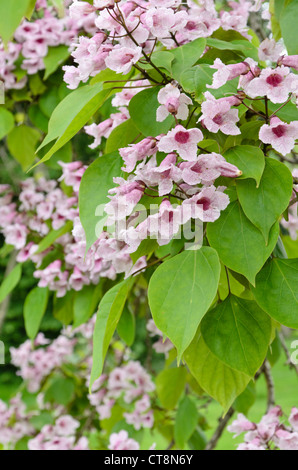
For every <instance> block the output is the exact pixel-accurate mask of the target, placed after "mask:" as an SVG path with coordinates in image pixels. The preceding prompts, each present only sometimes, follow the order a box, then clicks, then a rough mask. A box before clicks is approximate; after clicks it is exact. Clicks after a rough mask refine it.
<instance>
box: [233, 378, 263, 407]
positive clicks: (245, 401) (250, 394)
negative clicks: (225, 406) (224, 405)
mask: <svg viewBox="0 0 298 470" xmlns="http://www.w3.org/2000/svg"><path fill="white" fill-rule="evenodd" d="M256 398H257V392H256V387H255V384H254V383H253V382H249V384H248V385H247V387H246V389H245V390H244V392H242V393H241V395H239V397H238V398H236V400H235V402H234V404H233V408H234V409H235V410H236V411H237V412H238V413H242V414H244V415H247V413H248V412H249V410H250V408H251V407H252V406H253V405H254V404H255V401H256Z"/></svg>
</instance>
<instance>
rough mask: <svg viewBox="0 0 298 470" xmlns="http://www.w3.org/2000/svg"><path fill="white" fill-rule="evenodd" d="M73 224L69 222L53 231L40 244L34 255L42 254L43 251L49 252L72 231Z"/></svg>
mask: <svg viewBox="0 0 298 470" xmlns="http://www.w3.org/2000/svg"><path fill="white" fill-rule="evenodd" d="M72 225H73V222H72V221H71V220H69V221H68V222H66V224H65V225H63V226H62V227H61V228H59V229H57V230H51V232H49V233H48V234H47V235H46V236H45V237H44V238H43V239H42V241H41V242H40V243H39V245H38V248H37V250H36V251H35V253H34V254H36V255H37V254H39V253H42V252H43V251H45V250H47V249H48V248H49V247H50V246H52V245H53V243H54V242H55V241H56V240H57V239H58V238H60V237H62V235H65V234H66V233H68V232H70V231H71V229H72Z"/></svg>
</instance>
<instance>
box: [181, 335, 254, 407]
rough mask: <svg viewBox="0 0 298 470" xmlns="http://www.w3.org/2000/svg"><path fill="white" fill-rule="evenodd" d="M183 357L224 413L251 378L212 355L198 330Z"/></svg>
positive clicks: (200, 383)
mask: <svg viewBox="0 0 298 470" xmlns="http://www.w3.org/2000/svg"><path fill="white" fill-rule="evenodd" d="M184 359H185V362H186V364H187V366H188V367H189V370H190V372H191V373H192V375H193V376H194V377H195V379H196V380H197V381H198V383H199V385H200V386H201V387H202V388H203V390H205V392H207V393H208V394H209V395H210V396H211V397H212V398H214V399H215V400H216V401H218V402H219V403H220V404H221V406H222V407H223V409H224V411H225V413H226V412H227V411H228V409H229V408H230V407H231V405H232V404H233V402H234V401H235V399H236V398H237V397H238V396H239V395H240V394H241V393H242V392H243V391H244V390H245V388H246V387H247V384H248V383H249V382H250V380H251V379H250V377H249V376H247V375H245V374H243V373H242V372H238V371H236V370H234V369H231V368H230V367H229V366H227V365H225V364H224V363H223V362H222V361H220V360H219V359H218V358H217V357H216V356H214V354H212V352H211V351H210V349H209V348H208V347H207V346H206V343H205V341H204V340H203V337H202V335H201V333H200V331H198V332H197V333H196V336H195V338H194V340H193V341H192V343H191V344H190V346H189V347H188V348H187V350H186V351H185V353H184Z"/></svg>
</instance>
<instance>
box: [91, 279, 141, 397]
mask: <svg viewBox="0 0 298 470" xmlns="http://www.w3.org/2000/svg"><path fill="white" fill-rule="evenodd" d="M132 282H133V281H131V279H128V280H126V281H123V282H121V283H120V284H117V285H116V286H114V287H113V288H112V289H110V290H109V291H108V292H107V293H106V294H105V295H104V297H103V298H102V301H101V302H100V304H99V308H98V312H97V317H96V323H95V328H94V335H93V366H92V371H91V378H90V388H91V387H92V385H93V384H94V382H95V380H97V379H98V377H99V376H100V375H101V373H102V370H103V365H104V360H105V357H106V354H107V351H108V348H109V345H110V342H111V339H112V337H113V335H114V332H115V330H116V328H117V324H118V322H119V320H120V317H121V314H122V312H123V309H124V305H125V302H126V299H127V296H128V293H129V290H130V288H131V285H132Z"/></svg>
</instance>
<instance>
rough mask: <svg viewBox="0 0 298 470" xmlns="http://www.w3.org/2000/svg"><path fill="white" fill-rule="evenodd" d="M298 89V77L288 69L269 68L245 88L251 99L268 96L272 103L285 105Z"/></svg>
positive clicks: (282, 67)
mask: <svg viewBox="0 0 298 470" xmlns="http://www.w3.org/2000/svg"><path fill="white" fill-rule="evenodd" d="M297 87H298V77H297V76H296V75H294V74H293V73H290V70H289V68H288V67H284V66H283V65H282V66H281V67H277V68H276V69H271V68H267V69H264V70H262V72H261V74H260V76H259V77H257V78H254V79H253V80H252V81H251V82H249V83H248V85H247V86H246V87H245V88H244V91H245V93H246V94H247V95H248V96H249V97H250V98H256V97H257V96H267V98H269V99H270V100H271V101H272V103H284V102H285V101H286V100H287V99H288V97H289V93H292V92H295V91H296V90H297Z"/></svg>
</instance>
